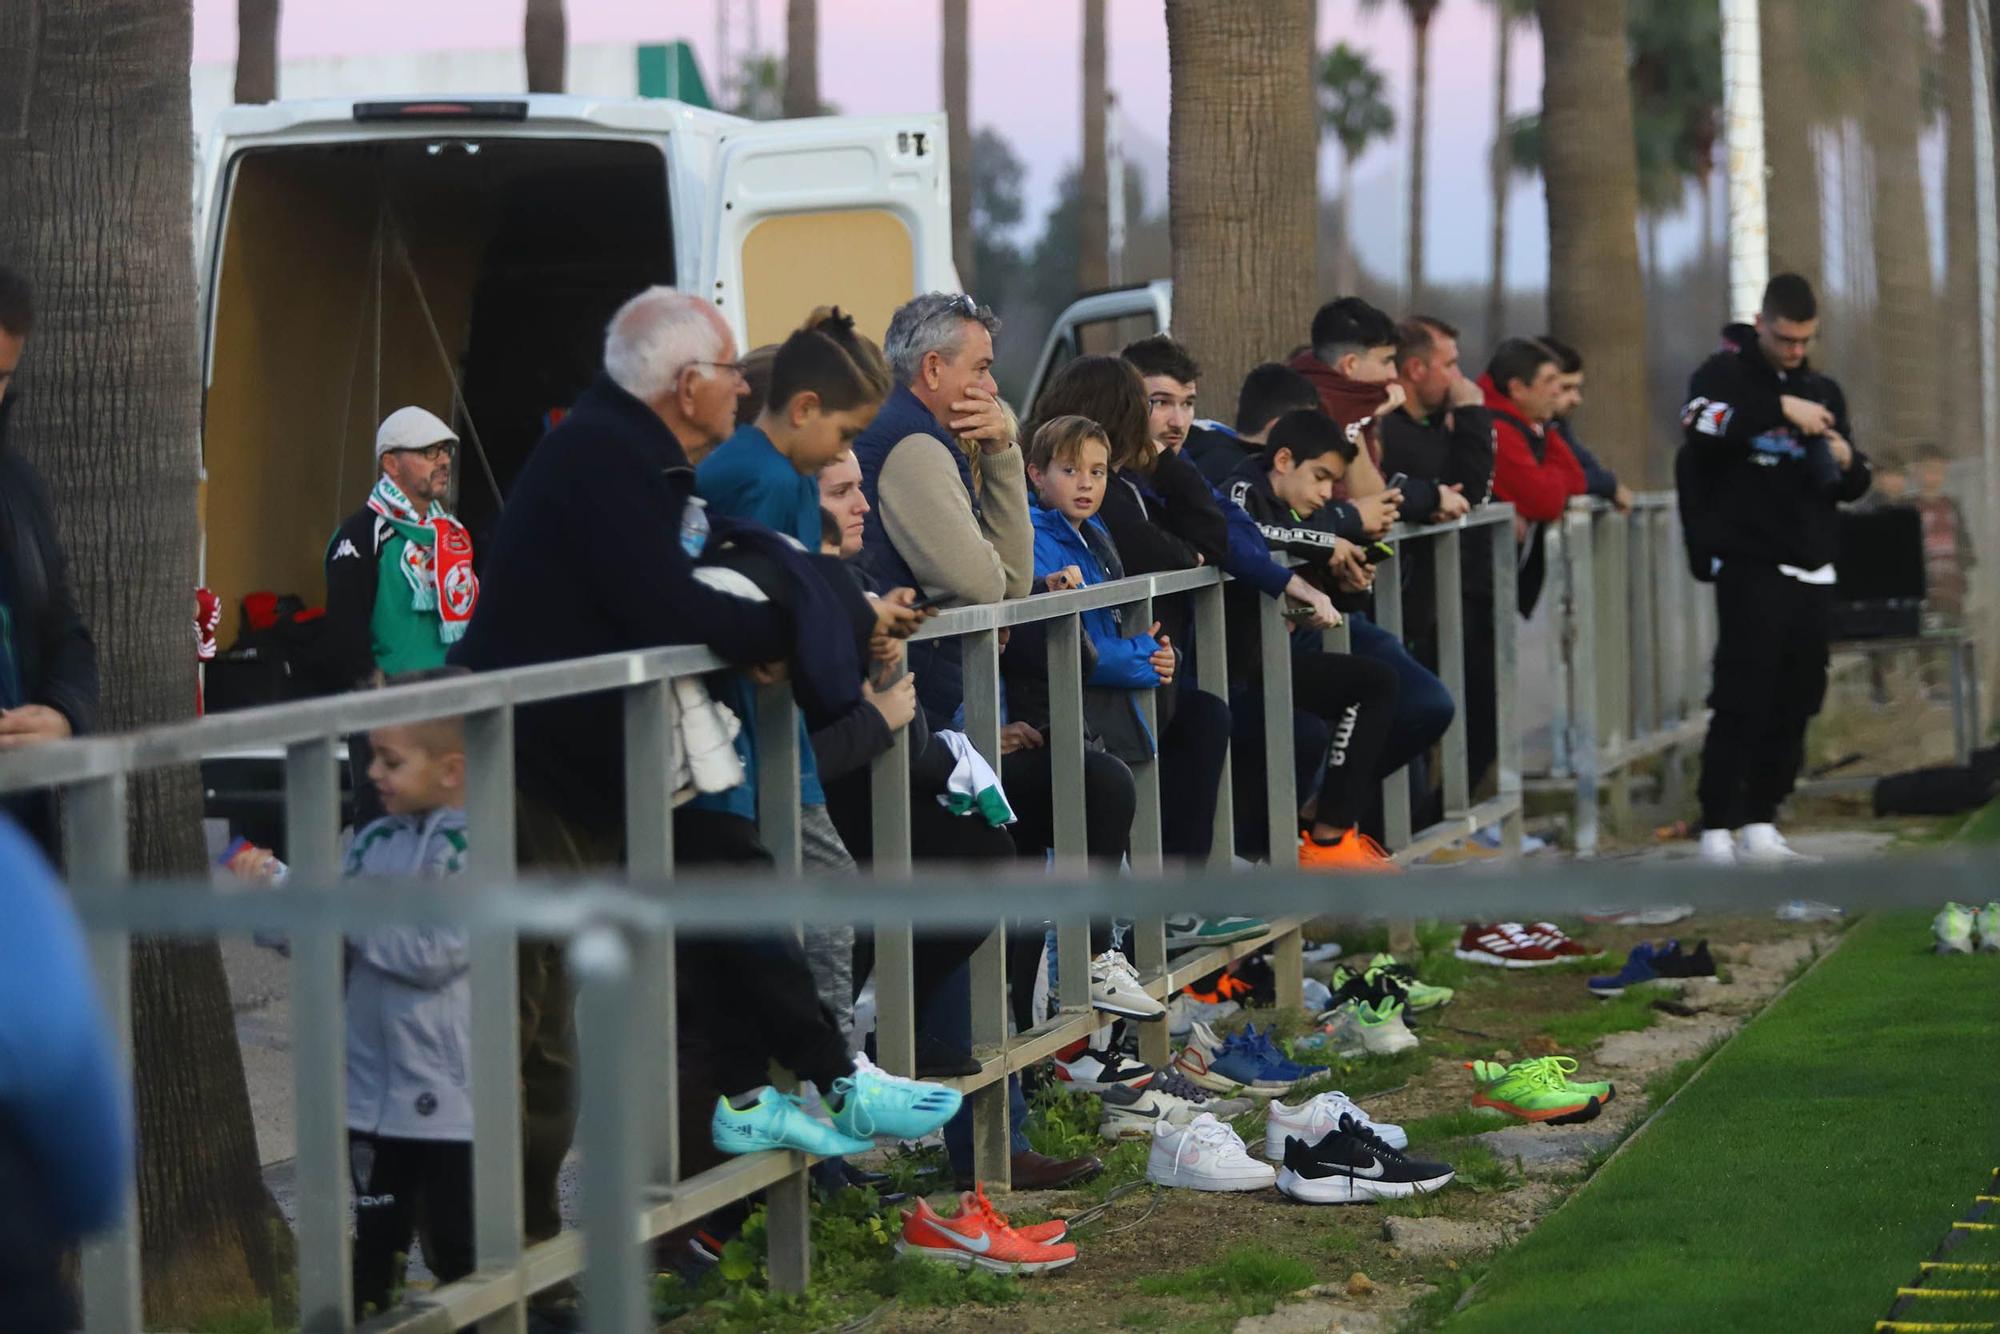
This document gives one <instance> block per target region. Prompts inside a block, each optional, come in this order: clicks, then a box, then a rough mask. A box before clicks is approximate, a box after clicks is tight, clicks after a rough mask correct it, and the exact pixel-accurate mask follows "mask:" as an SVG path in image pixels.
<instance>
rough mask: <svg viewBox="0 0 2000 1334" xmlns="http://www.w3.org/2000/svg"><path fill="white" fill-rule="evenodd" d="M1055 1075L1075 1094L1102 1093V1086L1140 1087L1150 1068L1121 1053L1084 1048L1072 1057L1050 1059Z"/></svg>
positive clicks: (1150, 1076) (1146, 1081) (1149, 1076)
mask: <svg viewBox="0 0 2000 1334" xmlns="http://www.w3.org/2000/svg"><path fill="white" fill-rule="evenodd" d="M1053 1064H1054V1065H1055V1068H1056V1078H1057V1079H1058V1080H1060V1081H1061V1082H1062V1083H1064V1084H1067V1085H1069V1087H1071V1088H1073V1089H1075V1090H1076V1091H1077V1092H1078V1093H1102V1092H1104V1091H1105V1090H1106V1089H1113V1088H1129V1089H1140V1088H1144V1087H1145V1086H1146V1085H1147V1084H1150V1083H1151V1082H1152V1080H1153V1073H1154V1072H1153V1067H1152V1066H1150V1065H1147V1064H1146V1063H1145V1062H1144V1061H1135V1060H1133V1059H1132V1058H1131V1057H1129V1056H1127V1055H1125V1054H1124V1053H1122V1052H1115V1051H1100V1050H1098V1049H1097V1048H1094V1047H1088V1048H1085V1049H1084V1050H1083V1051H1081V1052H1078V1053H1077V1054H1076V1055H1075V1056H1072V1057H1069V1058H1068V1059H1064V1058H1063V1057H1060V1056H1057V1057H1055V1058H1054V1059H1053Z"/></svg>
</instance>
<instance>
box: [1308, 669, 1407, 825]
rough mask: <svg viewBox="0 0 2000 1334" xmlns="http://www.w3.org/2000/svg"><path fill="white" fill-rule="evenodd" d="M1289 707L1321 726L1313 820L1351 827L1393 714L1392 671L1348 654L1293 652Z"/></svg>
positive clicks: (1365, 799)
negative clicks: (1322, 763) (1323, 736)
mask: <svg viewBox="0 0 2000 1334" xmlns="http://www.w3.org/2000/svg"><path fill="white" fill-rule="evenodd" d="M1292 703H1293V705H1294V707H1296V708H1298V709H1300V710H1302V711H1303V712H1306V713H1309V714H1312V715H1313V716H1314V717H1316V718H1319V719H1321V720H1322V721H1324V722H1325V723H1326V726H1327V732H1328V736H1327V746H1326V768H1325V770H1324V771H1323V773H1322V774H1321V777H1320V784H1319V807H1318V819H1319V821H1320V823H1322V824H1328V825H1332V826H1333V827H1334V828H1336V829H1351V828H1353V827H1354V826H1356V825H1358V824H1360V823H1361V817H1362V815H1363V814H1364V813H1366V812H1367V810H1368V804H1369V798H1370V796H1371V794H1372V791H1373V789H1374V787H1375V784H1376V781H1377V780H1376V773H1377V769H1376V765H1377V764H1378V762H1379V761H1380V760H1381V757H1382V744H1383V742H1384V741H1386V740H1387V739H1388V736H1389V721H1390V719H1391V718H1392V717H1393V716H1394V714H1395V712H1396V672H1395V669H1394V668H1392V667H1389V666H1386V665H1384V664H1383V663H1380V662H1377V661H1376V660H1374V659H1373V658H1363V657H1359V656H1357V655H1355V654H1352V653H1294V654H1293V655H1292Z"/></svg>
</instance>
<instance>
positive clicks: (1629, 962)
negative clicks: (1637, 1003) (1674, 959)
mask: <svg viewBox="0 0 2000 1334" xmlns="http://www.w3.org/2000/svg"><path fill="white" fill-rule="evenodd" d="M1673 948H1674V942H1673V941H1671V940H1670V941H1668V942H1667V943H1666V944H1665V945H1664V946H1654V945H1649V944H1647V943H1646V942H1645V941H1643V940H1642V941H1640V942H1639V943H1638V944H1637V945H1634V946H1633V947H1632V952H1631V953H1630V954H1628V955H1626V956H1625V966H1624V967H1623V968H1621V969H1619V970H1618V971H1617V972H1616V973H1614V974H1612V975H1611V976H1609V977H1593V978H1591V979H1590V994H1591V995H1593V996H1598V997H1602V998H1607V999H1608V998H1609V997H1612V996H1622V995H1624V994H1625V988H1627V987H1636V986H1638V985H1639V984H1640V983H1641V982H1652V981H1655V980H1657V979H1658V977H1659V976H1660V975H1659V973H1658V972H1657V971H1656V970H1655V969H1654V968H1653V960H1654V959H1656V958H1658V957H1659V956H1660V955H1662V954H1667V953H1670V952H1671V951H1672V950H1673Z"/></svg>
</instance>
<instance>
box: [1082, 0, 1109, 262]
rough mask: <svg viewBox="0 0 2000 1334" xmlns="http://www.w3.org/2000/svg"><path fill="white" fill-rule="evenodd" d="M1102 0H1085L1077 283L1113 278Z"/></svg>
mask: <svg viewBox="0 0 2000 1334" xmlns="http://www.w3.org/2000/svg"><path fill="white" fill-rule="evenodd" d="M1104 93H1105V88H1104V0H1083V180H1082V199H1081V200H1080V201H1079V202H1080V203H1081V204H1082V206H1083V207H1082V212H1081V213H1080V214H1079V216H1078V218H1077V223H1078V227H1077V252H1076V285H1077V286H1078V287H1080V288H1082V289H1083V290H1084V291H1092V290H1094V289H1096V288H1099V287H1107V286H1109V285H1110V283H1111V183H1110V179H1109V171H1108V169H1107V168H1106V167H1105V165H1104V129H1105V126H1104V117H1105V112H1106V104H1105V100H1104Z"/></svg>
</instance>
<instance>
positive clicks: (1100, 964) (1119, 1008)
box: [1090, 950, 1167, 1019]
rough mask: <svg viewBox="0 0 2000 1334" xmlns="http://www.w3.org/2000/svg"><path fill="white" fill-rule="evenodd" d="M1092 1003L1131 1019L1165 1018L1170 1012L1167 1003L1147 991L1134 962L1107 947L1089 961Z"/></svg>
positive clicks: (1099, 1007)
mask: <svg viewBox="0 0 2000 1334" xmlns="http://www.w3.org/2000/svg"><path fill="white" fill-rule="evenodd" d="M1090 1003H1091V1005H1092V1006H1094V1007H1095V1008H1097V1009H1100V1010H1104V1011H1107V1012H1109V1013H1111V1014H1122V1015H1125V1016H1127V1017H1128V1018H1132V1019H1163V1018H1165V1017H1166V1013H1167V1007H1166V1006H1164V1005H1162V1004H1160V1002H1158V1001H1156V1000H1154V999H1153V998H1152V997H1151V996H1148V995H1147V994H1146V989H1145V987H1143V986H1141V985H1140V983H1139V974H1138V973H1136V972H1134V971H1133V969H1132V963H1131V961H1130V960H1129V959H1127V958H1126V957H1125V956H1124V955H1123V954H1120V953H1119V952H1118V951H1117V950H1106V951H1104V953H1102V954H1100V955H1098V956H1097V957H1096V958H1095V959H1092V960H1091V961H1090Z"/></svg>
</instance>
